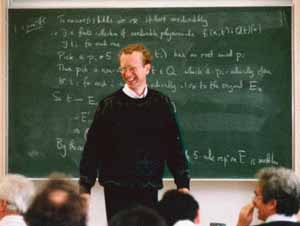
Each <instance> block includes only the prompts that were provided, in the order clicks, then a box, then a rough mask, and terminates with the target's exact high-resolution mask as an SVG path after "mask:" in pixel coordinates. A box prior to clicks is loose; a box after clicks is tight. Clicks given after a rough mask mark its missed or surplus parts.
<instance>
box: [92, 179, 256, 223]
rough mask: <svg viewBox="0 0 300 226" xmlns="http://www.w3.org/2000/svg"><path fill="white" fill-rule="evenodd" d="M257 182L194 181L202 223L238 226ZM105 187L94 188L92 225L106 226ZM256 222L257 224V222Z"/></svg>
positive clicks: (169, 183) (167, 185)
mask: <svg viewBox="0 0 300 226" xmlns="http://www.w3.org/2000/svg"><path fill="white" fill-rule="evenodd" d="M254 186H255V182H254V181H252V182H250V181H192V183H191V193H192V194H193V195H194V196H195V198H196V199H197V200H198V202H199V204H200V217H201V220H200V221H201V226H209V223H210V222H220V223H226V225H227V226H235V225H236V222H237V218H238V214H239V210H240V208H241V207H242V206H243V205H245V204H246V203H248V202H250V201H251V198H252V196H253V191H254ZM171 188H175V186H174V184H173V182H172V181H165V182H164V189H163V190H161V191H160V193H159V196H160V197H161V195H162V194H163V192H164V191H165V190H166V189H171ZM102 194H103V189H102V187H100V186H99V185H98V184H97V185H96V186H94V188H93V189H92V196H91V200H90V201H91V202H90V211H89V214H90V221H89V226H105V225H106V219H105V206H104V197H103V195H102ZM253 223H258V221H255V222H253Z"/></svg>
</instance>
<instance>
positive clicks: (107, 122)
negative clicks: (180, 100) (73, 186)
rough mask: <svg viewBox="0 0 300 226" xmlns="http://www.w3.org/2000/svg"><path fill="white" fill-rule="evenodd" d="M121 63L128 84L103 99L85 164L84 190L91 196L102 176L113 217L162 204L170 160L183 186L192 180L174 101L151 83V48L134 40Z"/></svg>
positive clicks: (82, 165)
mask: <svg viewBox="0 0 300 226" xmlns="http://www.w3.org/2000/svg"><path fill="white" fill-rule="evenodd" d="M119 62H120V73H121V76H122V79H123V80H124V83H125V85H124V87H123V88H122V89H120V90H118V91H116V92H115V93H113V94H111V95H110V96H108V97H106V98H104V99H103V100H102V101H100V103H99V105H98V108H97V110H96V113H95V116H94V120H93V123H92V125H91V127H90V129H89V132H88V135H87V141H86V144H85V148H84V151H83V154H82V159H81V162H80V181H79V183H80V185H81V192H82V193H84V196H85V197H86V198H88V196H89V195H88V193H90V190H91V187H92V186H93V185H94V183H95V180H96V178H97V177H98V180H99V183H100V184H101V185H102V186H104V196H105V204H106V214H107V219H108V220H109V219H110V218H111V217H112V216H113V215H114V214H115V213H117V212H118V211H120V210H122V209H126V208H128V207H130V206H134V205H136V204H139V205H144V206H147V207H154V206H155V205H156V203H157V199H158V197H157V193H158V189H160V188H162V176H163V171H164V163H165V162H166V163H167V165H168V167H169V169H170V171H171V173H172V175H173V176H174V179H175V183H176V185H177V188H178V189H180V190H183V191H188V190H189V181H190V177H189V171H188V164H187V160H186V157H185V154H184V150H183V147H182V143H181V138H180V134H179V130H178V126H177V124H176V120H175V116H174V111H173V108H172V105H171V102H170V100H169V98H168V97H167V96H165V95H163V94H162V93H160V92H158V91H155V90H153V89H151V88H149V87H147V75H148V74H149V73H150V70H151V54H150V52H149V51H148V49H146V48H145V47H144V46H143V45H141V44H131V45H129V46H127V47H126V48H123V49H122V50H121V51H120V54H119Z"/></svg>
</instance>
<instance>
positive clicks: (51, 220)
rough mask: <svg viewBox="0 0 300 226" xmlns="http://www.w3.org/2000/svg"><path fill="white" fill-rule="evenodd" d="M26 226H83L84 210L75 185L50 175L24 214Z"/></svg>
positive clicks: (65, 179)
mask: <svg viewBox="0 0 300 226" xmlns="http://www.w3.org/2000/svg"><path fill="white" fill-rule="evenodd" d="M24 218H25V221H26V222H27V224H28V226H41V225H42V226H84V225H86V208H85V203H84V200H83V199H82V198H81V197H80V194H79V189H78V186H77V184H75V183H73V182H72V181H70V178H67V177H65V176H64V175H62V174H52V175H51V176H50V177H49V181H47V182H46V184H45V185H44V186H43V187H42V189H41V191H40V192H39V193H38V194H37V196H36V197H35V199H34V200H33V202H32V204H31V206H30V207H29V209H28V211H27V212H26V214H25V216H24Z"/></svg>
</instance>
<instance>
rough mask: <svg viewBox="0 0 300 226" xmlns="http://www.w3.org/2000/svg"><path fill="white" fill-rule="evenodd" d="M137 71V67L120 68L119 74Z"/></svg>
mask: <svg viewBox="0 0 300 226" xmlns="http://www.w3.org/2000/svg"><path fill="white" fill-rule="evenodd" d="M136 70H137V67H134V66H127V67H120V68H119V72H120V73H122V74H123V73H125V72H127V71H129V72H136Z"/></svg>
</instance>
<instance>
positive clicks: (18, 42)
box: [8, 7, 292, 178]
mask: <svg viewBox="0 0 300 226" xmlns="http://www.w3.org/2000/svg"><path fill="white" fill-rule="evenodd" d="M135 42H142V43H144V44H145V45H146V46H147V47H148V48H149V49H150V50H152V53H153V55H154V61H153V70H152V73H151V74H150V76H149V86H150V87H153V88H155V89H158V90H160V91H162V92H164V93H165V94H167V95H169V96H170V98H171V99H172V101H173V106H174V111H176V115H177V118H178V122H179V125H180V128H181V132H182V137H183V140H184V146H185V149H186V153H187V156H188V159H189V162H190V166H191V173H192V177H193V178H252V177H253V175H254V173H255V171H256V170H257V169H258V168H261V167H264V166H279V165H281V166H285V167H289V168H290V167H291V166H292V73H291V68H292V63H291V8H290V7H250V8H248V7H246V8H245V7H243V8H240V7H236V8H147V9H146V8H133V9H120V8H114V9H10V10H9V50H8V55H9V67H8V69H9V82H8V83H9V94H8V105H9V112H8V118H9V126H8V127H9V128H8V129H9V137H8V140H9V143H8V171H9V172H15V173H22V174H25V175H27V176H31V177H45V176H47V174H48V173H50V172H52V171H63V172H65V173H67V174H71V175H73V176H74V177H77V176H78V167H79V161H80V157H81V153H82V150H83V146H84V143H85V135H86V132H87V129H88V128H89V126H90V124H91V120H92V118H93V114H94V111H95V109H96V105H97V103H98V102H99V100H100V99H101V98H103V97H104V96H107V95H108V94H110V93H112V92H113V91H115V90H117V89H119V88H120V87H121V86H122V82H121V79H120V75H119V74H118V72H117V71H118V57H117V55H118V51H119V50H120V48H121V47H124V46H125V45H127V44H129V43H135ZM168 176H169V175H168V174H166V177H168Z"/></svg>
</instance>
